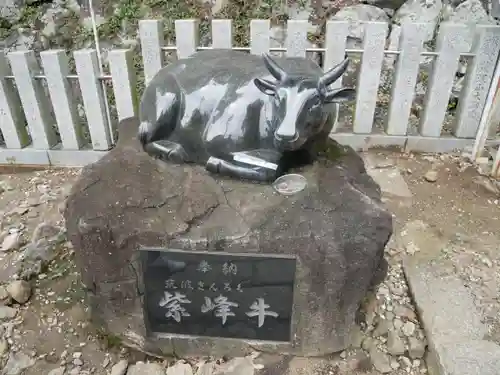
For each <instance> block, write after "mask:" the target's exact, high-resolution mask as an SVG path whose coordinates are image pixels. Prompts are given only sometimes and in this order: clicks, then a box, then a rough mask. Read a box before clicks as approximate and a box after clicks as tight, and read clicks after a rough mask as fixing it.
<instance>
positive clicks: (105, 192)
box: [65, 119, 392, 355]
mask: <svg viewBox="0 0 500 375" xmlns="http://www.w3.org/2000/svg"><path fill="white" fill-rule="evenodd" d="M137 127H138V121H137V120H136V119H127V120H124V121H123V122H122V123H121V124H120V126H119V132H120V133H119V143H118V145H117V147H116V148H114V149H113V150H111V151H110V152H109V153H108V154H107V155H106V156H104V157H103V158H102V159H101V160H100V161H98V162H97V163H95V164H92V165H89V166H87V167H85V168H84V170H83V172H82V175H81V177H80V179H79V181H78V182H77V183H76V184H75V185H74V187H73V189H72V192H71V194H70V196H69V197H68V200H67V203H66V210H65V219H66V226H67V233H68V236H69V239H70V240H71V242H72V243H73V245H74V247H75V252H76V260H77V264H78V267H79V270H80V272H81V277H82V282H83V283H84V285H85V288H86V291H87V294H88V297H89V298H88V299H89V303H90V307H91V315H92V318H93V320H94V321H95V323H96V324H98V325H102V328H104V329H105V330H107V331H108V332H109V333H110V334H113V335H116V336H119V337H121V338H122V339H123V342H124V343H126V344H127V345H130V346H133V347H136V348H138V349H140V350H143V351H145V352H148V353H152V354H159V355H168V354H172V353H174V352H175V354H176V355H185V354H197V353H199V354H212V355H215V354H227V355H235V354H239V355H242V354H246V353H249V352H251V351H254V350H255V348H258V349H263V350H264V349H265V350H268V351H274V352H280V353H291V354H297V355H322V354H327V353H332V352H337V351H340V350H343V349H344V348H346V347H347V346H348V344H349V335H350V333H351V328H352V327H353V326H354V325H355V315H356V312H357V310H358V307H359V305H360V302H361V301H362V299H363V298H364V297H365V295H366V292H367V291H368V289H370V288H371V287H373V286H374V285H375V284H377V283H378V282H380V281H381V278H383V277H384V276H385V272H386V271H387V264H386V262H385V260H384V247H385V245H386V243H387V241H388V240H389V237H390V235H391V233H392V216H391V214H390V213H389V212H387V211H386V209H385V208H384V207H383V205H382V203H381V200H380V189H379V187H378V186H377V185H376V184H375V182H374V181H373V180H372V179H371V178H370V177H369V176H368V175H367V173H366V170H365V168H364V165H363V162H362V160H361V158H360V157H359V156H358V155H357V154H356V153H355V152H354V151H353V150H352V149H350V148H343V147H340V146H339V145H338V144H336V143H335V142H333V141H329V140H328V141H327V142H326V146H325V148H324V150H323V152H322V156H321V158H320V160H318V161H317V162H316V163H315V164H314V165H310V166H307V167H305V168H303V169H301V170H300V173H301V174H302V175H303V176H305V177H306V178H307V181H308V186H307V187H306V188H305V189H304V190H303V191H301V192H300V193H297V194H295V195H293V196H282V195H279V194H277V193H276V192H275V191H274V190H273V188H272V186H269V185H262V184H254V183H249V182H244V181H237V180H231V179H227V178H219V177H216V176H212V175H210V174H209V173H208V172H206V171H205V170H204V168H202V167H199V166H193V165H174V164H170V163H164V162H162V161H159V160H154V159H152V158H151V157H149V156H148V155H147V154H146V153H144V152H143V151H142V149H141V147H140V145H139V143H138V142H137V141H136V139H135V134H136V131H137ZM140 245H141V246H164V247H166V246H169V247H171V248H176V249H180V250H190V251H193V250H194V251H207V250H209V251H219V252H221V251H223V252H228V253H235V252H238V253H242V252H243V253H244V252H246V253H259V254H271V255H278V254H279V255H288V256H289V255H293V256H295V257H296V259H297V263H296V264H297V268H296V272H295V289H294V295H293V319H292V335H291V337H292V339H291V342H283V343H276V342H267V343H266V342H255V341H253V342H248V343H247V342H246V341H245V340H239V339H238V340H235V339H223V338H210V337H208V338H200V337H196V338H187V337H186V336H175V335H172V336H168V337H165V336H163V338H158V337H151V336H148V335H147V334H146V330H145V325H144V320H143V312H142V297H143V292H144V289H143V287H144V285H143V281H142V277H141V263H140V262H139V259H138V258H139V256H138V254H139V251H138V247H139V246H140ZM277 271H279V270H277Z"/></svg>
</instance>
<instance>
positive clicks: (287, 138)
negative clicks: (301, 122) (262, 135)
mask: <svg viewBox="0 0 500 375" xmlns="http://www.w3.org/2000/svg"><path fill="white" fill-rule="evenodd" d="M274 137H275V138H276V139H277V140H278V141H280V142H292V141H295V140H296V139H297V138H299V135H298V133H297V132H295V133H293V134H279V133H276V134H275V135H274Z"/></svg>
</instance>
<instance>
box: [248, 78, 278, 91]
mask: <svg viewBox="0 0 500 375" xmlns="http://www.w3.org/2000/svg"><path fill="white" fill-rule="evenodd" d="M253 83H254V84H255V86H257V88H258V89H259V90H260V91H261V92H263V93H264V94H266V95H274V94H275V93H276V85H275V84H274V83H272V82H269V81H268V80H267V79H262V78H255V79H254V80H253Z"/></svg>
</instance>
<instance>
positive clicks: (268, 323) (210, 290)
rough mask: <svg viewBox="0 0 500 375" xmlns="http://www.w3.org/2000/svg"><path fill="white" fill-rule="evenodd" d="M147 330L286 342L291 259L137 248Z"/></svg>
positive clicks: (293, 271) (288, 333)
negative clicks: (139, 258) (141, 274)
mask: <svg viewBox="0 0 500 375" xmlns="http://www.w3.org/2000/svg"><path fill="white" fill-rule="evenodd" d="M141 261H142V270H143V280H144V319H145V323H146V328H147V331H148V333H149V334H151V333H155V334H161V333H168V334H182V335H193V336H212V337H230V338H242V339H243V338H244V339H252V340H272V341H290V337H291V332H290V331H291V320H292V305H293V286H294V282H295V263H296V260H295V258H292V257H283V256H279V257H278V256H271V255H258V254H252V255H249V254H228V253H214V252H211V253H208V252H187V251H180V250H171V249H160V248H144V249H141Z"/></svg>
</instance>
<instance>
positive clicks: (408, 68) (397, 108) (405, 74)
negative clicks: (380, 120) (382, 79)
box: [386, 23, 427, 135]
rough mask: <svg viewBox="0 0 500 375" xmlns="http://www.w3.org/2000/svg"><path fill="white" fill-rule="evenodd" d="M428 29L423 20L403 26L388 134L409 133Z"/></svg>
mask: <svg viewBox="0 0 500 375" xmlns="http://www.w3.org/2000/svg"><path fill="white" fill-rule="evenodd" d="M426 30H427V25H426V24H423V23H405V24H403V25H402V27H401V37H400V39H399V50H400V55H399V57H398V60H397V63H396V73H395V78H394V82H393V84H392V91H391V103H390V105H389V117H388V120H387V126H386V132H387V134H389V135H406V134H407V132H408V119H409V117H410V110H411V105H412V102H413V98H414V96H415V84H416V83H417V76H418V71H419V67H420V54H421V53H422V50H423V48H424V47H423V42H424V37H425V31H426Z"/></svg>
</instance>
